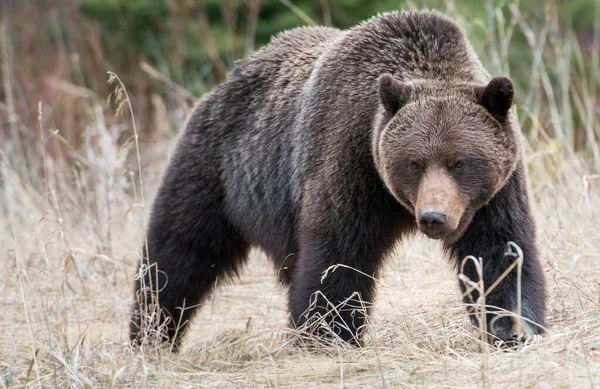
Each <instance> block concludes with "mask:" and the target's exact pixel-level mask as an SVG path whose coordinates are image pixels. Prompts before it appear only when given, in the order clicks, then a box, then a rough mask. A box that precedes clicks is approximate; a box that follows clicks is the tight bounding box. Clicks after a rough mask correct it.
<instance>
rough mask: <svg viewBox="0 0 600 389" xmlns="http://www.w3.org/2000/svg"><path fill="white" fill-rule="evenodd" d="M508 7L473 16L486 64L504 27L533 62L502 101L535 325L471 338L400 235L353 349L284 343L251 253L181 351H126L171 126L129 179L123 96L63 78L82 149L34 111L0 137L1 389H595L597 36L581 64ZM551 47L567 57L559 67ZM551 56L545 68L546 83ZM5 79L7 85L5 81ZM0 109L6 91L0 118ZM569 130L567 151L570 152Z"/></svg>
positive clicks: (438, 261)
mask: <svg viewBox="0 0 600 389" xmlns="http://www.w3.org/2000/svg"><path fill="white" fill-rule="evenodd" d="M511 4H512V3H511ZM511 10H512V12H513V15H512V17H511V18H512V19H510V20H506V21H502V20H500V19H498V20H497V22H498V23H500V21H502V23H503V24H502V28H499V27H497V29H496V30H493V29H492V28H491V27H489V28H490V30H491V31H495V32H492V34H493V36H495V37H496V38H497V43H498V45H499V46H500V47H501V48H502V50H503V51H502V52H501V53H494V52H492V53H491V54H489V56H488V57H487V58H486V63H496V64H498V63H500V64H501V63H503V58H504V57H503V56H505V55H506V53H507V51H506V50H507V48H508V43H509V42H510V34H512V30H510V29H511V28H512V29H515V28H516V29H520V30H521V31H523V32H524V33H525V35H527V37H528V39H530V42H529V43H530V45H531V48H532V51H533V54H534V55H533V56H534V59H535V61H537V62H535V63H534V64H532V73H531V80H532V81H531V85H530V89H528V90H524V91H521V92H520V94H518V101H517V104H518V105H519V107H518V108H519V112H520V114H521V121H522V122H526V126H527V129H528V137H527V141H526V158H527V162H528V167H529V171H530V177H531V185H532V201H533V206H534V214H535V218H536V220H537V225H538V245H539V249H540V256H541V258H540V259H541V262H542V265H543V268H544V270H545V274H546V279H547V283H548V293H549V295H548V301H547V304H548V313H547V320H548V329H549V332H548V334H547V335H545V336H544V337H543V338H541V339H536V340H535V341H533V342H531V343H527V344H524V345H522V346H520V347H518V348H516V349H510V350H506V349H498V348H495V347H493V346H489V345H487V344H484V343H483V342H481V341H480V340H479V338H478V331H477V329H474V328H472V327H471V326H470V324H469V322H468V320H467V317H466V315H465V307H464V305H463V304H462V303H461V297H460V293H459V289H458V280H457V277H456V274H454V272H453V271H452V269H451V268H450V265H449V264H448V263H447V261H446V260H445V258H444V257H443V255H442V254H441V252H440V250H439V248H438V246H437V245H436V243H435V242H433V241H429V240H427V239H425V238H423V237H419V236H415V237H414V238H413V239H411V240H409V241H407V242H404V243H403V244H402V245H400V246H398V249H397V251H396V253H395V254H394V255H393V256H392V257H391V258H390V260H389V262H388V264H387V266H386V268H385V271H384V272H383V274H382V276H381V278H380V279H379V281H378V284H379V286H378V297H377V300H376V304H375V307H374V313H373V315H372V316H371V318H370V323H369V329H368V333H367V344H366V345H365V347H364V348H360V349H358V348H350V347H347V346H344V345H333V346H330V347H324V348H323V349H321V350H320V351H319V352H311V351H309V350H307V349H305V348H302V347H298V346H294V345H291V344H290V342H289V340H290V338H291V336H292V335H293V334H292V330H290V329H289V328H288V327H287V323H288V321H287V312H286V303H285V300H286V292H285V290H283V289H282V288H281V287H280V286H279V285H277V283H276V281H275V277H274V271H273V269H272V268H271V266H270V264H269V263H268V261H267V260H266V258H264V256H263V255H262V254H261V253H260V252H258V251H256V252H253V254H252V258H251V260H250V261H249V263H248V264H247V266H246V267H245V271H244V273H243V276H242V277H241V278H240V279H239V280H237V281H236V282H234V283H231V284H227V285H222V286H221V287H220V288H218V289H217V290H216V291H215V293H214V295H213V297H212V299H211V300H210V301H208V302H207V303H206V304H205V305H204V306H203V308H202V310H201V311H200V313H199V314H198V315H197V316H196V317H195V318H194V320H193V323H192V325H191V328H190V331H189V332H188V334H187V336H186V338H185V340H184V342H183V347H182V349H181V352H180V353H179V354H172V353H170V352H168V350H161V349H156V348H152V347H148V348H144V349H142V350H134V349H132V348H131V346H130V345H129V342H128V334H127V331H128V320H129V313H130V312H129V310H130V307H131V303H132V299H133V296H132V295H133V290H132V285H133V277H134V276H135V272H136V267H137V264H138V261H139V250H140V247H141V244H142V241H143V231H144V228H143V227H144V222H143V220H144V218H145V217H147V213H148V210H149V207H150V205H151V203H152V197H153V193H154V191H155V190H156V188H157V185H158V183H159V179H160V176H161V173H162V171H163V169H164V167H165V164H166V160H167V157H168V154H169V151H170V150H171V148H172V146H173V144H174V138H173V136H172V135H169V136H168V135H165V134H166V133H165V134H163V133H160V134H159V135H160V136H161V138H160V140H158V139H159V138H155V139H156V140H155V141H148V142H146V143H145V144H143V145H141V146H140V151H139V154H140V157H141V167H142V168H141V173H142V174H141V177H143V185H141V186H140V185H139V183H140V174H138V173H139V172H138V166H137V158H136V150H135V142H134V141H133V140H134V139H135V138H134V134H133V129H132V126H131V123H132V120H131V119H132V118H131V117H130V116H128V114H129V110H128V108H127V106H125V107H124V112H125V114H126V115H125V116H123V117H122V120H121V121H122V122H123V123H122V124H121V125H119V126H117V125H112V124H111V125H108V124H107V121H106V120H105V116H106V115H107V109H106V108H105V107H103V106H102V105H101V104H99V103H98V100H97V99H95V98H93V97H89V96H88V94H89V95H90V96H91V95H92V92H91V91H85V90H84V89H81V88H79V89H77V88H76V87H75V86H73V85H66V84H65V85H66V86H65V91H64V95H68V94H69V93H72V94H77V96H76V97H74V99H75V98H76V99H84V100H85V101H86V103H85V104H84V105H85V106H86V107H87V108H86V111H85V117H86V118H87V119H86V120H87V128H86V129H85V130H82V133H81V138H82V139H83V141H82V144H81V146H77V147H76V148H73V147H71V148H69V147H70V146H68V145H67V146H64V143H65V140H64V139H63V138H61V136H60V133H56V132H55V130H54V129H52V128H45V127H44V125H43V123H44V120H41V121H40V123H42V124H40V128H34V129H28V130H30V131H31V133H32V134H36V135H35V136H36V137H37V138H38V139H40V141H39V144H38V145H37V147H36V148H35V150H34V149H31V150H28V149H27V148H26V147H27V145H25V146H23V144H20V145H19V140H18V139H17V138H15V137H9V138H8V139H0V387H2V388H23V387H27V388H49V387H58V388H63V387H66V388H71V387H73V388H113V387H115V388H138V387H139V388H262V387H266V388H313V387H314V388H403V387H407V388H429V387H441V388H464V387H482V388H504V387H506V388H508V387H510V388H514V387H519V388H540V389H546V388H595V387H598V386H600V176H599V175H598V174H597V173H598V171H600V153H599V150H600V147H599V144H598V139H599V138H600V136H599V135H598V128H599V127H600V105H599V104H600V103H599V100H598V95H597V91H598V90H599V89H600V75H599V73H600V72H598V71H596V72H594V71H593V69H594V66H595V69H600V67H598V66H596V65H597V64H598V57H599V56H598V53H600V39H599V40H598V41H594V42H595V44H597V46H594V47H595V49H596V51H595V52H596V54H593V55H592V56H591V60H590V61H592V62H591V63H592V66H591V68H592V71H591V72H589V69H588V68H587V67H586V66H587V64H589V63H587V62H585V60H584V59H583V58H584V57H583V55H582V51H581V50H580V49H579V48H578V47H577V46H576V45H575V44H574V43H573V42H574V41H572V40H565V41H557V42H556V41H552V45H549V46H544V44H545V43H546V40H547V39H549V38H548V36H547V34H546V32H547V31H546V30H547V29H552V26H553V25H552V23H555V22H556V21H555V20H552V21H551V23H550V24H549V27H548V26H543V27H542V32H540V31H539V30H534V29H533V27H531V26H529V25H528V24H527V21H526V20H525V19H521V18H520V15H519V14H518V12H517V11H518V9H517V11H515V10H514V9H512V8H511ZM496 16H498V14H496ZM501 17H503V16H502V15H500V16H499V18H501ZM459 20H460V19H459ZM491 20H494V17H492V19H491ZM599 20H600V18H599ZM460 22H461V23H463V24H468V23H469V21H465V20H460ZM498 25H499V24H498ZM599 25H600V21H599ZM599 31H600V30H599ZM566 35H568V34H566ZM598 35H599V36H600V33H598ZM571 38H572V37H571ZM573 39H574V38H573ZM542 43H544V44H542ZM569 50H571V51H569ZM557 53H561V54H560V55H563V56H564V55H567V54H569V55H571V56H572V57H570V58H574V59H573V61H572V62H573V63H571V62H569V63H567V64H565V63H563V62H561V58H563V57H560V56H559V55H558V54H557ZM565 53H567V54H565ZM592 53H593V51H592ZM593 61H595V62H593ZM561 64H562V65H561ZM594 64H595V65H594ZM15 66H16V65H15ZM561 66H562V67H561ZM549 67H555V68H556V69H558V70H557V73H556V74H555V75H554V76H553V77H556V79H552V80H551V79H550V77H549V72H548V69H549ZM503 70H504V69H499V68H497V69H495V71H496V72H497V73H502V71H503ZM99 77H104V75H99ZM4 89H5V91H7V90H8V91H10V90H15V91H16V90H17V89H15V88H13V87H12V86H11V85H10V80H9V81H7V82H5V85H4ZM557 90H560V91H562V92H563V93H562V95H560V94H559V93H554V91H557ZM88 92H89V93H88ZM7 95H9V94H7ZM81 96H83V97H81ZM63 98H64V96H63ZM78 101H79V100H78ZM123 101H125V102H126V100H123ZM31 104H37V101H35V102H31ZM133 107H134V111H135V102H133ZM41 108H42V110H41V111H42V117H43V115H44V114H45V111H44V106H43V105H42V107H41ZM11 109H12V108H11V105H10V101H8V102H7V103H6V104H3V105H0V114H3V113H5V112H9V113H10V112H12V111H11ZM134 113H135V112H134ZM159 113H160V112H159ZM157 115H158V114H157ZM132 117H135V114H134V115H132ZM169 118H170V116H169ZM169 118H167V117H166V116H165V117H160V116H159V115H158V116H156V118H155V123H156V125H157V126H158V127H161V128H180V127H181V123H179V122H178V123H174V122H173V120H172V119H169ZM16 120H18V119H14V118H12V119H10V120H9V122H10V124H11V125H12V124H14V121H16ZM167 120H170V121H169V122H168V123H167V122H166V121H167ZM7 134H8V132H7ZM13 134H14V133H13ZM574 134H579V135H574ZM576 137H577V139H578V140H577V142H578V143H579V144H581V143H582V142H583V144H584V147H583V150H582V151H578V152H574V151H573V149H574V147H572V146H573V145H574V144H575V143H576V142H575V141H574V140H573V139H575V138H576ZM42 139H43V141H42ZM124 139H125V140H124ZM586 142H587V143H586ZM42 144H43V145H44V147H40V146H41V145H42ZM56 144H61V145H63V146H64V147H65V149H66V150H69V156H68V157H65V156H64V155H56V154H55V155H51V153H41V154H39V155H40V157H39V158H38V162H39V163H38V165H37V166H33V167H30V169H29V170H27V169H23V166H21V165H19V163H18V161H19V158H18V155H17V153H16V152H15V150H18V149H19V147H21V148H22V150H21V152H23V153H29V152H31V153H34V152H35V153H40V152H41V150H44V149H45V148H49V147H51V146H53V145H56ZM17 146H18V147H17ZM140 187H143V188H144V189H145V198H144V199H143V197H142V193H141V191H140ZM142 199H143V200H142Z"/></svg>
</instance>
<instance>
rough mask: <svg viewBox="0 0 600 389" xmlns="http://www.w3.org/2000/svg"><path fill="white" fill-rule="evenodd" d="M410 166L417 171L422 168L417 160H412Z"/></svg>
mask: <svg viewBox="0 0 600 389" xmlns="http://www.w3.org/2000/svg"><path fill="white" fill-rule="evenodd" d="M410 168H411V169H412V170H415V171H419V170H421V166H419V164H418V163H416V162H415V161H410Z"/></svg>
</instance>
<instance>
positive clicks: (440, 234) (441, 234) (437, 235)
mask: <svg viewBox="0 0 600 389" xmlns="http://www.w3.org/2000/svg"><path fill="white" fill-rule="evenodd" d="M419 230H421V232H422V233H423V234H425V236H427V237H428V238H429V239H434V240H438V239H442V238H444V237H446V236H448V235H450V234H451V233H452V231H448V232H432V231H427V230H425V231H424V230H423V229H422V228H421V227H420V226H419Z"/></svg>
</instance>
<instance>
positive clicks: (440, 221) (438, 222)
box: [419, 211, 448, 228]
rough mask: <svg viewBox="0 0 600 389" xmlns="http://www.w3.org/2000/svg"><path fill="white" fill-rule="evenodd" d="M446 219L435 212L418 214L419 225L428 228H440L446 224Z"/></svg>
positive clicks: (443, 215)
mask: <svg viewBox="0 0 600 389" xmlns="http://www.w3.org/2000/svg"><path fill="white" fill-rule="evenodd" d="M447 221H448V218H447V217H446V215H445V214H443V213H441V212H436V211H422V212H421V213H420V214H419V224H421V225H423V226H427V227H428V228H436V227H441V226H442V225H444V224H446V222H447Z"/></svg>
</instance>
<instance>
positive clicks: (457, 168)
mask: <svg viewBox="0 0 600 389" xmlns="http://www.w3.org/2000/svg"><path fill="white" fill-rule="evenodd" d="M464 167H465V163H464V162H463V161H460V160H459V161H456V163H455V164H454V166H452V170H454V171H460V170H462V168H464Z"/></svg>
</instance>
